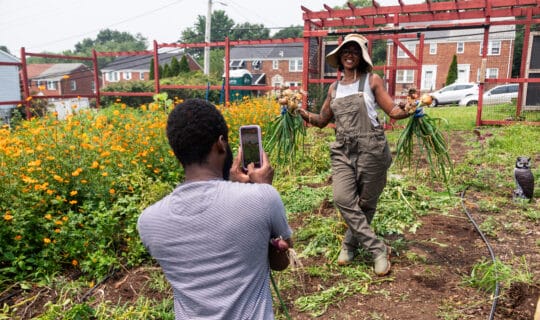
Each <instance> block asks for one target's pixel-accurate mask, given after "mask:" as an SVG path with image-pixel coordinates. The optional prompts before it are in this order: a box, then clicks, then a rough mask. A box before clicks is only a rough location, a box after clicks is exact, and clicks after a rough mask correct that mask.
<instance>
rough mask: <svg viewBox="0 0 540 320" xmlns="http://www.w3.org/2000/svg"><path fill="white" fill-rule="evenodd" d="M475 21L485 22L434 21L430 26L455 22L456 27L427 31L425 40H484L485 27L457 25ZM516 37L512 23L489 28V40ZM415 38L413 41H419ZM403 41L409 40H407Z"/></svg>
mask: <svg viewBox="0 0 540 320" xmlns="http://www.w3.org/2000/svg"><path fill="white" fill-rule="evenodd" d="M513 19H514V18H513V17H511V18H504V19H492V21H501V20H513ZM474 22H484V20H478V19H470V20H459V21H458V20H454V21H432V22H430V23H429V26H430V27H436V26H437V25H438V24H446V25H448V24H452V23H455V24H456V27H455V28H453V29H450V30H434V31H426V32H425V38H424V39H425V41H426V42H458V41H463V42H467V41H482V40H483V39H484V29H483V28H475V29H460V28H459V27H458V26H457V25H458V24H459V23H474ZM402 26H409V27H412V26H414V24H412V23H407V24H402ZM515 37H516V26H515V25H514V24H511V25H492V26H490V28H489V40H490V41H493V40H510V39H511V40H513V39H515ZM417 41H418V40H416V39H415V40H414V41H413V42H417ZM403 42H407V41H406V40H405V41H403Z"/></svg>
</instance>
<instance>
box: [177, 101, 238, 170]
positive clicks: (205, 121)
mask: <svg viewBox="0 0 540 320" xmlns="http://www.w3.org/2000/svg"><path fill="white" fill-rule="evenodd" d="M228 132H229V129H228V128H227V123H226V122H225V118H223V115H222V114H221V112H220V111H219V110H218V109H217V108H216V106H214V105H213V104H211V103H209V102H207V101H205V100H203V99H188V100H185V101H184V102H182V103H179V104H177V105H176V106H175V107H174V109H173V111H172V112H171V113H170V114H169V118H168V120H167V138H168V139H169V145H170V146H171V148H172V150H173V152H174V155H175V156H176V158H177V159H178V160H179V161H180V163H181V164H182V165H183V166H186V165H190V164H202V163H204V162H205V161H206V158H207V157H208V154H209V153H210V150H211V148H212V145H213V144H214V143H215V142H216V141H217V140H218V139H219V136H223V139H225V141H227V137H228Z"/></svg>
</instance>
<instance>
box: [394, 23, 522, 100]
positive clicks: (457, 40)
mask: <svg viewBox="0 0 540 320" xmlns="http://www.w3.org/2000/svg"><path fill="white" fill-rule="evenodd" d="M460 22H464V21H460ZM469 22H471V21H469ZM515 35H516V32H515V25H493V26H491V27H490V29H489V39H488V52H487V59H486V66H485V67H486V69H485V70H486V74H485V76H486V78H495V79H496V78H511V77H512V59H513V54H514V45H515ZM483 39H484V30H483V29H482V28H479V29H458V28H456V29H452V30H438V31H428V32H425V38H424V50H423V57H422V59H423V61H422V74H421V82H420V90H421V91H428V92H429V91H434V90H437V89H440V88H442V87H444V86H445V82H446V76H447V74H448V69H449V66H450V64H451V62H452V59H453V57H454V55H456V57H457V63H458V79H457V80H456V82H460V83H464V82H479V81H480V69H481V66H482V45H483ZM402 44H403V45H404V46H405V47H406V48H407V49H408V50H409V51H410V52H411V53H412V54H413V55H414V56H416V57H418V56H419V55H418V49H419V41H418V40H407V39H404V40H402ZM392 52H393V43H392V42H390V41H389V42H388V50H387V61H388V65H390V63H391V61H392ZM397 65H398V66H409V65H410V66H415V63H414V62H413V61H412V60H411V59H410V58H409V56H408V55H407V53H406V52H405V51H404V50H402V49H401V48H399V47H398V51H397ZM417 76H418V75H417V71H416V70H412V69H406V70H397V71H396V92H405V91H406V90H407V89H408V88H410V87H415V86H416V80H417V79H416V77H417Z"/></svg>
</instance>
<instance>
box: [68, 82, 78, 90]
mask: <svg viewBox="0 0 540 320" xmlns="http://www.w3.org/2000/svg"><path fill="white" fill-rule="evenodd" d="M69 87H70V89H71V91H75V90H77V81H75V80H69Z"/></svg>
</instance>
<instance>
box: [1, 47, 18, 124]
mask: <svg viewBox="0 0 540 320" xmlns="http://www.w3.org/2000/svg"><path fill="white" fill-rule="evenodd" d="M0 61H1V62H19V60H18V59H17V58H15V57H14V56H12V55H10V54H8V53H6V52H4V51H2V50H0ZM20 90H21V89H20V81H19V67H17V66H3V65H2V66H0V101H19V100H21V91H20ZM15 107H16V106H15V105H0V123H2V122H4V123H7V122H8V120H9V115H10V114H11V110H12V109H13V108H15Z"/></svg>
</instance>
